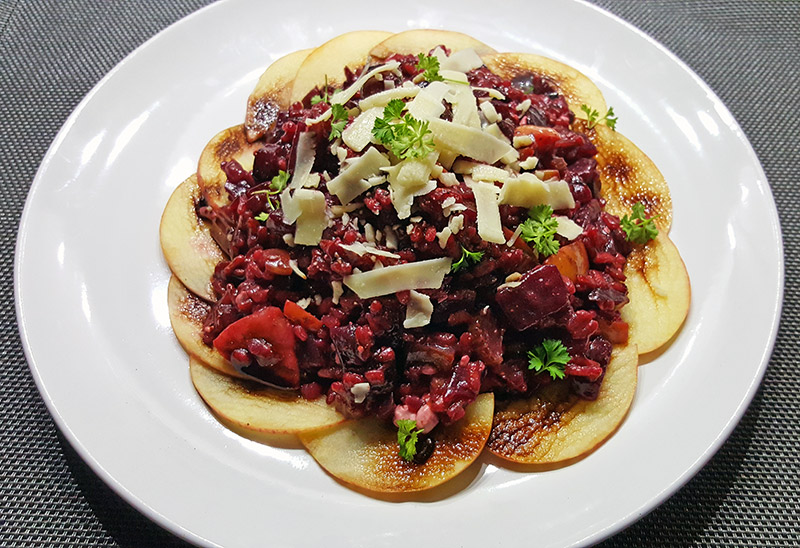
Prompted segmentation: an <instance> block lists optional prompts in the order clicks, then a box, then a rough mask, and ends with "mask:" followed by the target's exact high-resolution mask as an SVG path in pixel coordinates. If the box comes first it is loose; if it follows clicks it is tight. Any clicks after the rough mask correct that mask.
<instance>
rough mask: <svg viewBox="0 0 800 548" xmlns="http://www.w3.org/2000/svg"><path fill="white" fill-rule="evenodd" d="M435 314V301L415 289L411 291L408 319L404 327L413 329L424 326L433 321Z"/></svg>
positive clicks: (407, 308)
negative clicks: (432, 317)
mask: <svg viewBox="0 0 800 548" xmlns="http://www.w3.org/2000/svg"><path fill="white" fill-rule="evenodd" d="M432 314H433V303H432V302H431V298H430V297H428V296H427V295H423V294H422V293H419V292H418V291H414V290H413V289H412V290H411V291H409V299H408V306H407V307H406V319H405V321H403V327H405V328H406V329H412V328H414V327H423V326H425V325H428V324H429V323H431V315H432Z"/></svg>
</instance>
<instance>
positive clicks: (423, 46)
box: [370, 29, 497, 60]
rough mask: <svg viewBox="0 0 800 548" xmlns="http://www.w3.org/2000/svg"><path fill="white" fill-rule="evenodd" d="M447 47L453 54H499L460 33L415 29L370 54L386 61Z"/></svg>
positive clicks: (398, 34)
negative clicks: (465, 51)
mask: <svg viewBox="0 0 800 548" xmlns="http://www.w3.org/2000/svg"><path fill="white" fill-rule="evenodd" d="M441 45H444V46H447V47H448V48H449V49H450V51H451V52H453V51H459V50H462V49H470V48H471V49H474V50H475V52H476V53H477V54H478V55H488V54H491V53H497V52H496V51H495V50H494V49H492V48H491V47H489V46H487V45H486V44H484V43H483V42H481V41H480V40H476V39H475V38H473V37H472V36H467V35H466V34H462V33H460V32H454V31H450V30H435V29H415V30H407V31H403V32H398V33H397V34H395V35H393V36H391V37H389V38H387V39H386V40H384V41H383V42H381V43H380V44H378V45H377V46H375V47H374V48H373V49H372V51H371V52H370V56H371V57H372V58H374V59H378V60H382V59H386V58H387V57H389V56H390V55H392V54H394V53H399V54H401V55H417V54H419V53H428V52H429V51H431V50H432V49H433V48H435V47H436V46H441Z"/></svg>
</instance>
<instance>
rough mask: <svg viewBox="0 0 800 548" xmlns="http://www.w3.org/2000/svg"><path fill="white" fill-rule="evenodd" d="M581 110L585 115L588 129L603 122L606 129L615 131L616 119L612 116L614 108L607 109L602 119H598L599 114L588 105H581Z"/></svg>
mask: <svg viewBox="0 0 800 548" xmlns="http://www.w3.org/2000/svg"><path fill="white" fill-rule="evenodd" d="M581 110H582V111H583V112H584V113H585V114H586V121H587V122H588V123H587V124H586V127H588V128H589V129H592V128H593V127H594V126H596V125H597V124H599V123H600V122H605V124H606V125H607V126H608V127H610V128H611V129H612V130H614V131H616V129H617V117H616V116H614V107H608V110H607V111H606V113H605V115H604V116H603V117H602V118H601V117H600V113H599V112H597V110H595V109H593V108H591V107H590V106H589V105H581Z"/></svg>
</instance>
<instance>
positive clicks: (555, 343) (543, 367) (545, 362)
mask: <svg viewBox="0 0 800 548" xmlns="http://www.w3.org/2000/svg"><path fill="white" fill-rule="evenodd" d="M569 360H570V356H569V352H568V351H567V347H566V346H564V343H562V342H561V341H559V340H558V339H545V340H543V341H542V344H539V345H537V346H536V347H535V348H534V349H533V350H530V351H528V369H533V370H534V371H536V373H542V372H545V371H546V372H548V373H550V377H552V378H553V379H563V378H564V377H565V373H564V369H566V367H567V364H568V363H569Z"/></svg>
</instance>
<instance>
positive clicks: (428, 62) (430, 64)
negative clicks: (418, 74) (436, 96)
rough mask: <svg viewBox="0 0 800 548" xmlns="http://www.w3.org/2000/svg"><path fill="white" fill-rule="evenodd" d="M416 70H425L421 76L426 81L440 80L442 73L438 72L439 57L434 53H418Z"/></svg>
mask: <svg viewBox="0 0 800 548" xmlns="http://www.w3.org/2000/svg"><path fill="white" fill-rule="evenodd" d="M417 59H419V60H418V61H417V70H422V71H425V72H423V73H422V77H423V78H424V79H425V80H426V81H428V82H436V81H442V80H444V78H442V75H441V74H439V68H440V67H439V59H437V58H436V57H435V56H434V55H425V54H424V53H420V54H419V55H417Z"/></svg>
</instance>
